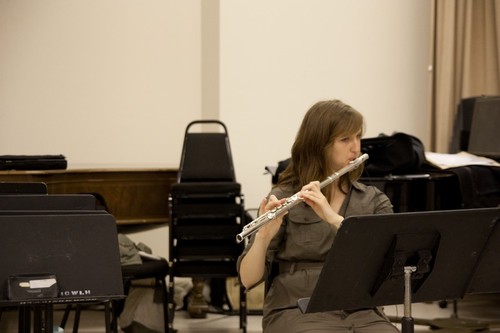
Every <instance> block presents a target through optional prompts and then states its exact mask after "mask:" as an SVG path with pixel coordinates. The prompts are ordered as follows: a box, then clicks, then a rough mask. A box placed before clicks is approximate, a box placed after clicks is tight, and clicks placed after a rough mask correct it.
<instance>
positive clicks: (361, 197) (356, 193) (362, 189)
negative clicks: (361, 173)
mask: <svg viewBox="0 0 500 333" xmlns="http://www.w3.org/2000/svg"><path fill="white" fill-rule="evenodd" d="M352 199H353V200H355V201H357V202H358V203H359V204H361V205H366V206H370V207H372V209H373V213H391V212H392V203H391V201H390V200H389V197H388V196H387V195H386V194H385V193H384V192H382V191H381V190H380V189H378V188H377V187H376V186H373V185H366V184H363V183H360V182H357V181H355V182H353V183H352Z"/></svg>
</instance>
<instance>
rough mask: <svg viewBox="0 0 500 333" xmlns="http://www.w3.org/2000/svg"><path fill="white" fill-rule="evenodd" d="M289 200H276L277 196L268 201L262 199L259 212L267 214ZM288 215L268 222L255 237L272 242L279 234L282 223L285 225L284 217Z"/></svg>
mask: <svg viewBox="0 0 500 333" xmlns="http://www.w3.org/2000/svg"><path fill="white" fill-rule="evenodd" d="M286 200H287V199H286V198H284V199H280V200H278V198H276V196H275V195H273V194H271V195H270V196H269V198H267V199H265V198H264V199H262V202H261V203H260V207H259V212H263V214H265V213H266V212H268V211H270V210H272V209H273V208H276V207H278V206H280V205H282V204H283V203H284V202H285V201H286ZM285 215H286V214H282V215H280V216H278V217H276V218H275V219H273V220H272V221H271V222H268V223H267V224H265V225H264V226H262V227H261V228H260V229H259V231H257V233H256V234H255V237H258V238H261V239H263V240H267V241H271V239H273V237H274V236H276V234H277V233H278V230H279V228H280V226H281V223H283V216H285Z"/></svg>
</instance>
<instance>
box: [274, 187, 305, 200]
mask: <svg viewBox="0 0 500 333" xmlns="http://www.w3.org/2000/svg"><path fill="white" fill-rule="evenodd" d="M296 192H298V191H294V189H293V188H291V187H290V186H282V185H277V186H275V187H273V188H272V190H271V192H270V193H269V195H271V194H274V195H275V196H276V198H278V199H281V198H288V197H290V196H292V195H294V194H295V193H296Z"/></svg>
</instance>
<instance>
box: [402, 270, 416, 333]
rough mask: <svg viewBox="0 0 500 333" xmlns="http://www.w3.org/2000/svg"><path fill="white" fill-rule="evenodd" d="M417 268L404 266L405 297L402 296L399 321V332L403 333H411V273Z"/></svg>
mask: <svg viewBox="0 0 500 333" xmlns="http://www.w3.org/2000/svg"><path fill="white" fill-rule="evenodd" d="M416 270H417V267H415V266H405V267H404V274H405V296H404V317H403V318H402V319H401V330H402V332H403V333H413V331H414V326H415V325H414V322H413V318H412V316H411V273H413V272H415V271H416Z"/></svg>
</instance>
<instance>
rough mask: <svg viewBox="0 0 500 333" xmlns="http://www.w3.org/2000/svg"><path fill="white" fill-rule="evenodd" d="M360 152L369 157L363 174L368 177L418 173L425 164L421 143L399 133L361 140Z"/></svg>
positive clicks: (423, 149)
mask: <svg viewBox="0 0 500 333" xmlns="http://www.w3.org/2000/svg"><path fill="white" fill-rule="evenodd" d="M361 151H362V152H363V153H366V154H368V155H369V156H370V157H369V159H368V160H367V161H366V162H365V169H364V173H363V176H368V177H369V176H380V175H388V174H410V173H418V172H420V171H421V169H422V167H423V166H424V164H425V162H426V159H425V148H424V145H423V143H422V141H420V140H419V139H418V138H416V137H414V136H412V135H409V134H406V133H401V132H397V133H393V134H392V135H385V134H380V135H379V136H378V137H374V138H364V139H361Z"/></svg>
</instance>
